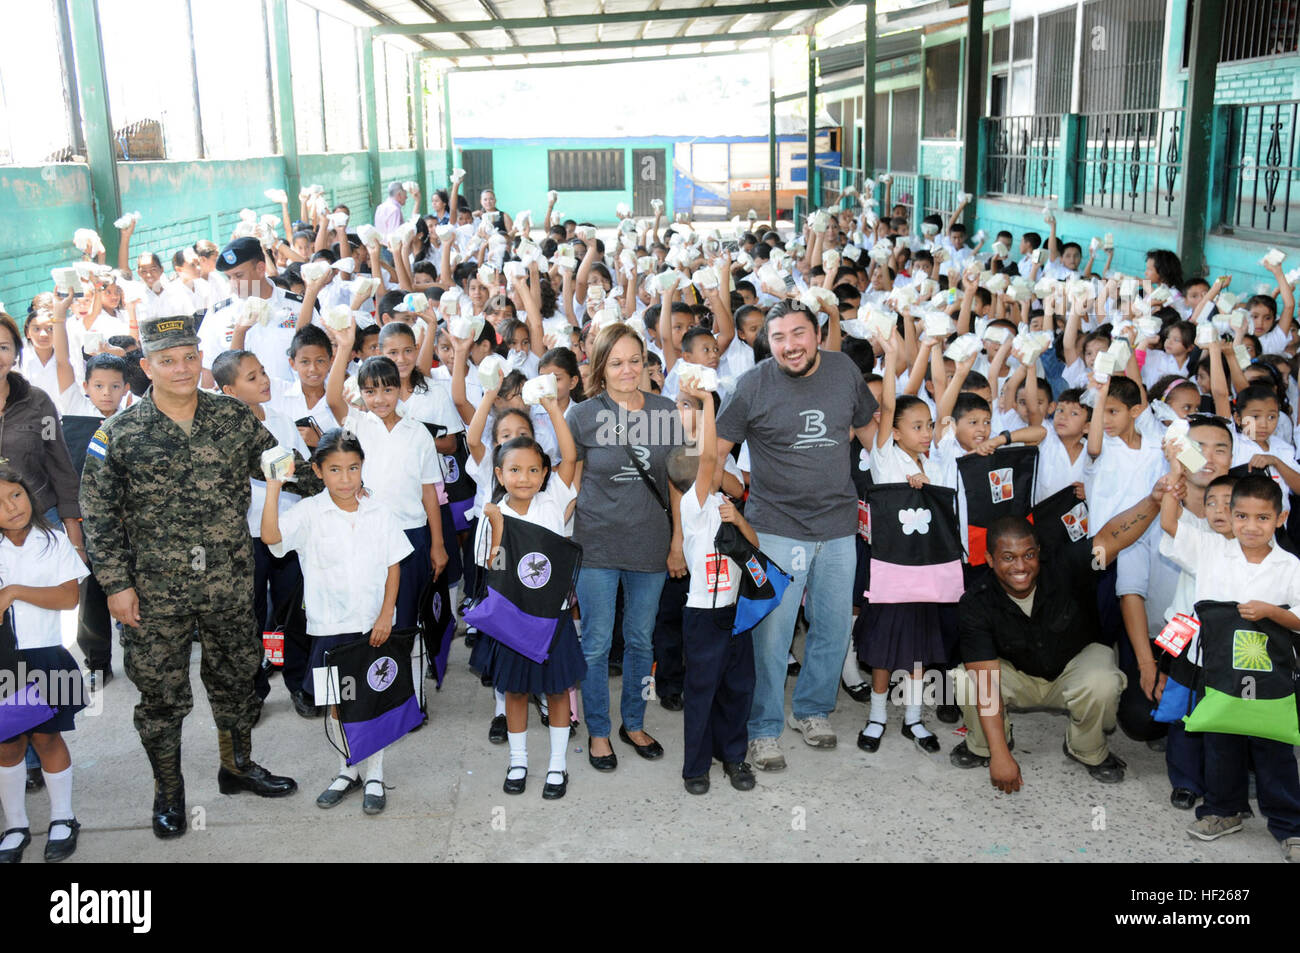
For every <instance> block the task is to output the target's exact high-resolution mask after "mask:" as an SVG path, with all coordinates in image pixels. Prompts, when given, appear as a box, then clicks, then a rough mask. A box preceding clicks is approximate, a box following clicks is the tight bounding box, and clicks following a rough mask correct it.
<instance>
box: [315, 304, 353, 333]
mask: <svg viewBox="0 0 1300 953" xmlns="http://www.w3.org/2000/svg"><path fill="white" fill-rule="evenodd" d="M321 320H323V321H324V322H325V327H327V328H333V329H334V330H335V331H346V330H347V329H348V325H349V324H350V323H351V322H352V309H351V308H349V307H348V306H347V305H345V304H332V305H330V306H329V307H328V308H326V309H325V312H324V314H322V315H321Z"/></svg>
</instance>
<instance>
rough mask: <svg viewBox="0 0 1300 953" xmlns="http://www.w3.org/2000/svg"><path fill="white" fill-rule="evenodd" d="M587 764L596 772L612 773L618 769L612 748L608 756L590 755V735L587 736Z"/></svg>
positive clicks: (616, 758) (616, 756)
mask: <svg viewBox="0 0 1300 953" xmlns="http://www.w3.org/2000/svg"><path fill="white" fill-rule="evenodd" d="M587 762H588V763H589V764H590V765H591V766H592V767H593V768H595V769H596V770H597V771H613V770H614V769H615V768H617V767H618V755H616V754H614V751H613V749H612V748H611V749H610V752H609V754H601V755H595V754H592V753H591V735H587Z"/></svg>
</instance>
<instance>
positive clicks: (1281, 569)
mask: <svg viewBox="0 0 1300 953" xmlns="http://www.w3.org/2000/svg"><path fill="white" fill-rule="evenodd" d="M1160 552H1161V553H1163V554H1164V555H1166V556H1168V557H1169V558H1170V559H1172V560H1173V561H1174V562H1176V563H1177V564H1178V565H1179V566H1181V567H1182V568H1183V569H1185V570H1186V571H1188V572H1192V573H1195V574H1196V594H1195V598H1194V602H1201V601H1203V600H1206V599H1213V600H1217V601H1222V602H1250V601H1252V600H1255V599H1259V600H1262V601H1263V602H1267V603H1269V604H1270V605H1275V606H1293V607H1294V606H1297V605H1300V559H1296V557H1294V556H1292V555H1291V554H1290V553H1288V552H1286V551H1285V550H1283V549H1280V548H1278V546H1277V544H1276V543H1274V542H1273V541H1272V540H1269V551H1268V555H1267V556H1265V557H1264V561H1263V562H1261V563H1248V562H1247V561H1246V555H1245V553H1243V552H1242V551H1241V543H1240V542H1239V541H1238V540H1235V539H1228V538H1226V537H1224V536H1220V535H1219V534H1218V533H1216V532H1213V531H1212V530H1207V529H1200V528H1198V527H1196V526H1192V525H1189V524H1186V523H1182V522H1180V523H1179V524H1178V535H1177V536H1173V537H1170V536H1168V535H1166V536H1165V537H1164V538H1163V539H1162V540H1161V541H1160Z"/></svg>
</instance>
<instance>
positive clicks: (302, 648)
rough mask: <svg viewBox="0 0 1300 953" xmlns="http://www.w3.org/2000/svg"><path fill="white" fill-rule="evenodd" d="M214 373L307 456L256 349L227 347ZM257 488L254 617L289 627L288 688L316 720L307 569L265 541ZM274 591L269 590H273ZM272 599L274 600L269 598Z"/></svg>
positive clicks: (261, 693)
mask: <svg viewBox="0 0 1300 953" xmlns="http://www.w3.org/2000/svg"><path fill="white" fill-rule="evenodd" d="M212 377H213V379H214V380H215V381H216V383H217V386H218V387H220V388H221V392H222V393H223V394H225V395H226V396H227V397H233V398H234V399H235V400H238V401H239V402H240V403H242V404H245V405H246V406H247V407H248V409H249V410H251V411H252V412H253V416H254V417H256V418H257V419H258V420H260V421H261V422H262V426H263V427H265V428H266V429H267V430H269V431H271V434H272V436H274V437H275V441H276V443H278V444H279V445H280V446H282V447H284V448H285V449H287V450H297V451H298V453H300V454H301V455H302V457H303V459H305V460H309V459H311V450H309V449H308V448H307V444H306V443H305V442H304V441H303V439H302V435H301V434H300V433H299V432H298V428H297V427H296V426H295V425H294V422H293V420H292V419H291V418H289V417H287V416H286V415H284V414H282V413H280V412H279V411H277V410H276V409H275V408H274V407H272V406H271V405H270V403H269V401H270V400H271V378H270V376H269V375H268V374H267V373H266V369H265V368H264V367H263V366H262V362H261V361H260V360H258V357H257V355H256V354H254V353H253V352H252V351H226V352H225V353H223V354H220V355H218V356H217V359H216V360H215V361H213V362H212ZM249 484H250V487H251V489H252V498H251V503H250V505H249V507H248V531H249V533H250V534H251V535H252V537H253V615H254V616H255V617H256V619H257V629H256V631H257V632H267V631H273V630H274V629H276V628H281V627H282V628H283V629H284V667H283V668H282V669H281V672H282V673H283V675H284V687H285V688H286V689H288V690H289V697H290V699H291V700H292V701H293V707H294V710H295V711H296V712H298V714H299V715H301V716H302V717H303V718H315V717H317V716H318V715H319V714H320V712H319V711H318V709H317V708H316V706H315V704H314V703H313V702H312V699H311V697H310V696H309V693H308V691H307V685H306V682H305V679H306V678H307V656H308V655H309V653H310V649H311V642H310V641H309V639H308V638H307V620H306V618H305V617H304V616H303V614H302V610H301V605H302V586H303V583H302V567H301V566H300V565H299V563H298V556H297V554H296V553H293V552H289V553H286V554H285V555H284V556H281V557H277V556H274V555H273V554H272V553H271V550H270V548H269V547H268V546H267V545H266V543H264V542H262V507H263V506H264V505H265V504H266V481H265V480H251V479H250V480H249ZM300 499H301V497H299V496H298V495H297V494H296V493H290V492H288V491H287V490H286V491H283V492H281V493H280V495H279V501H280V502H279V512H280V513H281V515H283V514H284V513H285V512H286V511H287V510H289V509H290V508H291V507H292V506H293V505H294V504H295V503H297V502H298V501H299V500H300ZM268 589H269V593H268ZM268 598H269V602H268ZM269 675H270V672H269V670H268V666H267V663H265V662H263V664H262V667H261V668H260V669H258V671H257V677H256V679H255V685H256V688H257V694H258V697H259V698H261V699H262V700H263V701H265V700H266V696H267V695H269V694H270V693H271V683H270V680H269V678H268V676H269Z"/></svg>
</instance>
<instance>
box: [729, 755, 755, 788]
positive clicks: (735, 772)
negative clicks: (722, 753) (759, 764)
mask: <svg viewBox="0 0 1300 953" xmlns="http://www.w3.org/2000/svg"><path fill="white" fill-rule="evenodd" d="M722 773H723V774H725V775H726V776H727V777H729V778H730V779H731V786H732V787H733V788H735V789H736V790H737V791H752V790H753V789H754V785H755V784H757V783H758V779H757V778H755V777H754V769H753V768H752V767H750V765H749V762H748V761H724V762H722Z"/></svg>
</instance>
